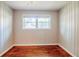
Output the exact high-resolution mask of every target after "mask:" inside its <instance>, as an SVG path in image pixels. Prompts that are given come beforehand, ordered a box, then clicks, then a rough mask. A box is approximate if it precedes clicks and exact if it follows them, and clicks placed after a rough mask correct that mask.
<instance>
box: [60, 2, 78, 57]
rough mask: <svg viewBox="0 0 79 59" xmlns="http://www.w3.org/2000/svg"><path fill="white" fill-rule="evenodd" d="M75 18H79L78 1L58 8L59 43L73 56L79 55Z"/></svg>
mask: <svg viewBox="0 0 79 59" xmlns="http://www.w3.org/2000/svg"><path fill="white" fill-rule="evenodd" d="M77 20H79V3H78V2H71V3H69V4H67V5H66V6H65V7H64V8H62V9H61V10H60V26H59V28H60V35H59V38H60V39H59V44H60V45H61V46H63V47H64V48H65V49H67V50H68V51H69V52H70V53H71V54H73V55H75V56H79V55H78V54H77V53H78V52H79V50H78V51H77V48H78V46H77V45H78V44H79V43H78V44H77V39H78V38H77V31H76V30H77V24H78V22H77ZM78 26H79V25H78ZM78 40H79V39H78ZM78 42H79V41H78Z"/></svg>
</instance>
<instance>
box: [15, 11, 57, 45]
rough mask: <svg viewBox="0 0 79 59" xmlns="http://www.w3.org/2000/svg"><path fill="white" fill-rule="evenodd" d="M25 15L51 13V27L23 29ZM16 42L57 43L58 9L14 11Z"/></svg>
mask: <svg viewBox="0 0 79 59" xmlns="http://www.w3.org/2000/svg"><path fill="white" fill-rule="evenodd" d="M23 15H50V16H51V29H29V30H28V29H23V28H22V20H23ZM14 37H15V38H14V39H15V44H21V45H22V44H26V45H29V44H30V45H32V44H56V43H57V41H58V12H57V11H22V10H15V11H14Z"/></svg>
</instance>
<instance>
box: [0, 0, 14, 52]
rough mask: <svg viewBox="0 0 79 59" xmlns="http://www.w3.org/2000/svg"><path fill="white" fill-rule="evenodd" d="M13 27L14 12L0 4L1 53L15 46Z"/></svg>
mask: <svg viewBox="0 0 79 59" xmlns="http://www.w3.org/2000/svg"><path fill="white" fill-rule="evenodd" d="M12 26H13V25H12V10H11V8H10V7H8V6H7V5H6V4H5V3H3V2H0V53H3V52H4V51H5V50H6V49H8V48H9V47H10V46H11V45H13V39H12Z"/></svg>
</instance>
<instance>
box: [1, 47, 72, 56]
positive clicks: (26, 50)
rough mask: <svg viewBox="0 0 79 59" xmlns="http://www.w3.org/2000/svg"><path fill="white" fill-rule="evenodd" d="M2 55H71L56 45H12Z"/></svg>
mask: <svg viewBox="0 0 79 59" xmlns="http://www.w3.org/2000/svg"><path fill="white" fill-rule="evenodd" d="M2 57H71V55H69V54H68V53H67V52H66V51H64V50H63V49H62V48H60V47H59V46H58V45H47V46H14V47H13V48H12V49H11V50H9V51H8V52H7V53H5V54H4V55H3V56H2Z"/></svg>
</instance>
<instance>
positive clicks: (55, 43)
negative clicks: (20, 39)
mask: <svg viewBox="0 0 79 59" xmlns="http://www.w3.org/2000/svg"><path fill="white" fill-rule="evenodd" d="M40 45H58V44H57V43H54V44H14V46H40Z"/></svg>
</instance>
